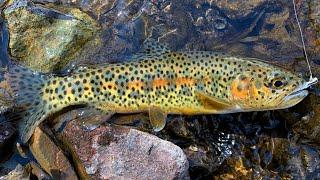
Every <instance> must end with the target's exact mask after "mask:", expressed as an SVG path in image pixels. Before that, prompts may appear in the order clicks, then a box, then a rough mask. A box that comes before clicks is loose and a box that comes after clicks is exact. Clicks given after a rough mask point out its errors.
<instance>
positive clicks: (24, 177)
mask: <svg viewBox="0 0 320 180" xmlns="http://www.w3.org/2000/svg"><path fill="white" fill-rule="evenodd" d="M18 179H21V180H28V179H30V177H29V174H28V173H27V172H26V170H25V169H24V167H23V166H21V165H20V164H18V165H17V166H16V168H15V169H14V170H12V171H11V172H9V173H8V174H7V175H5V176H0V180H18Z"/></svg>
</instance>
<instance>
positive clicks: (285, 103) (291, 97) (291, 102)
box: [279, 77, 318, 109]
mask: <svg viewBox="0 0 320 180" xmlns="http://www.w3.org/2000/svg"><path fill="white" fill-rule="evenodd" d="M317 83H318V78H316V77H315V78H310V80H309V81H307V82H305V83H303V84H302V85H300V86H298V87H297V88H296V89H295V90H294V91H292V92H291V93H290V94H288V95H287V96H285V97H284V98H283V100H282V103H281V104H280V105H279V107H280V108H281V109H283V108H289V107H292V106H295V105H296V104H298V103H299V102H301V101H302V100H303V99H304V98H305V97H307V96H308V94H309V92H308V90H307V88H309V87H310V86H312V85H314V84H317Z"/></svg>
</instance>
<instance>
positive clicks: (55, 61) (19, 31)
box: [3, 0, 98, 72]
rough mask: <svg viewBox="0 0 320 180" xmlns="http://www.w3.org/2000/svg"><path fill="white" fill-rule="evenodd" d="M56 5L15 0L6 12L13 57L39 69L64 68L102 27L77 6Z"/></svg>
mask: <svg viewBox="0 0 320 180" xmlns="http://www.w3.org/2000/svg"><path fill="white" fill-rule="evenodd" d="M54 8H56V9H53V8H47V7H44V6H41V5H34V4H33V3H32V2H30V1H27V0H14V1H11V3H9V4H8V5H7V7H6V8H5V10H4V11H3V15H4V18H5V21H6V23H7V25H8V29H9V36H10V41H9V49H10V54H11V56H12V57H14V58H16V59H18V60H19V61H21V62H22V63H23V64H24V65H26V66H29V67H30V68H32V69H35V70H38V71H43V72H49V71H52V70H57V69H61V68H62V67H64V66H65V65H66V64H67V63H68V62H69V61H70V60H71V59H72V58H73V57H75V54H76V53H77V52H78V51H79V50H80V49H81V48H82V46H83V45H84V44H86V43H87V42H88V41H89V40H90V39H91V38H92V37H93V35H94V33H95V32H96V30H97V28H98V27H97V24H96V23H95V21H94V20H93V19H92V18H91V17H90V16H89V15H87V14H86V13H84V12H82V11H81V10H79V9H77V8H67V7H54Z"/></svg>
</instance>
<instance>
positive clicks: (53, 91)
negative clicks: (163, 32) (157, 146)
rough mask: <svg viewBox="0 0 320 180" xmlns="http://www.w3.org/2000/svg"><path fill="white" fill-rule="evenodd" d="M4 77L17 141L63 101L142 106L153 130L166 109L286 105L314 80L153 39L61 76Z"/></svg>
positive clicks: (188, 111)
mask: <svg viewBox="0 0 320 180" xmlns="http://www.w3.org/2000/svg"><path fill="white" fill-rule="evenodd" d="M7 80H8V82H9V85H10V86H11V88H12V90H13V92H14V97H15V98H14V100H15V102H16V104H17V107H20V109H22V111H21V112H20V115H21V117H22V120H21V122H20V125H19V132H20V138H21V140H22V141H23V142H24V143H26V142H27V141H28V140H29V138H30V137H31V136H32V134H33V132H34V130H35V127H37V126H38V125H39V124H40V123H41V122H42V121H43V120H45V119H46V117H48V116H49V115H51V114H53V113H56V112H58V111H60V110H62V109H63V108H65V107H68V106H71V105H87V106H89V107H93V108H96V109H99V110H100V111H102V112H103V113H105V114H108V115H112V114H114V113H138V112H148V113H149V119H150V122H151V125H152V126H153V128H154V130H155V131H160V130H161V129H163V128H164V126H165V123H166V117H167V115H168V114H182V115H196V114H224V113H235V112H248V111H264V110H273V109H283V108H289V107H291V106H294V105H296V104H297V103H299V102H300V101H301V100H303V99H304V98H305V97H306V96H307V95H308V91H307V90H306V89H307V88H308V87H309V86H311V85H312V84H314V83H316V81H317V79H316V78H315V79H313V80H312V81H309V82H308V81H305V80H304V79H303V78H301V77H298V76H297V75H295V74H293V73H291V72H289V71H288V70H284V69H282V68H280V67H277V66H273V65H270V64H267V63H265V62H263V61H261V60H259V59H254V58H244V57H236V56H230V55H227V54H224V53H216V52H207V51H187V52H171V51H170V50H169V49H168V48H167V47H165V46H164V45H161V44H158V43H157V42H155V41H146V42H145V45H144V48H143V51H142V52H141V53H139V54H137V55H135V56H133V58H132V60H131V61H127V62H122V63H115V64H107V65H101V66H98V67H92V66H87V67H85V66H80V67H78V68H75V69H74V70H73V72H72V73H70V75H66V76H65V77H61V76H57V75H52V74H42V73H38V72H34V71H31V70H29V69H27V68H23V67H20V66H17V65H13V66H11V67H9V68H8V73H7Z"/></svg>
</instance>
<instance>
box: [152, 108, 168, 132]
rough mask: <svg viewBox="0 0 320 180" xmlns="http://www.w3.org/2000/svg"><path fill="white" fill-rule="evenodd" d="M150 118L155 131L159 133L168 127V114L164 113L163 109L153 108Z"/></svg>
mask: <svg viewBox="0 0 320 180" xmlns="http://www.w3.org/2000/svg"><path fill="white" fill-rule="evenodd" d="M149 118H150V123H151V125H152V127H153V130H154V131H156V132H159V131H161V130H162V129H163V128H164V126H165V125H166V119H167V113H166V112H164V111H163V110H162V109H161V108H158V107H154V106H153V107H150V109H149Z"/></svg>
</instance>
